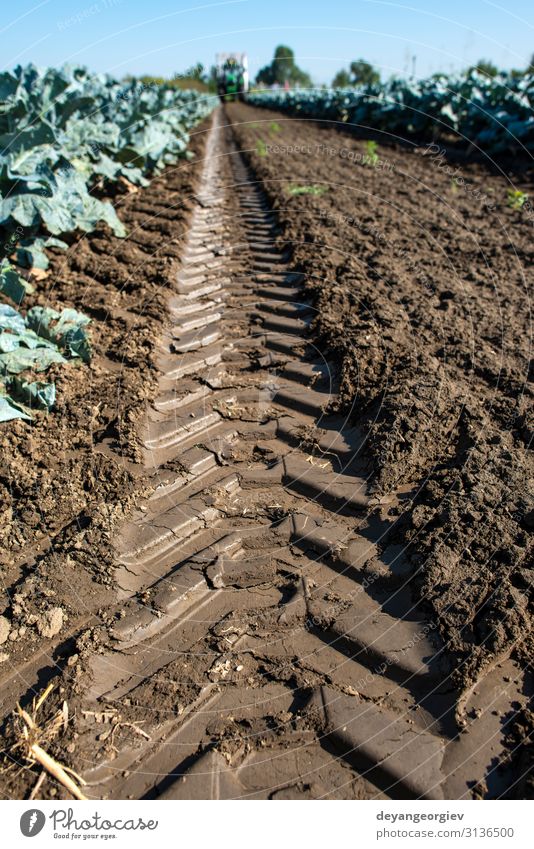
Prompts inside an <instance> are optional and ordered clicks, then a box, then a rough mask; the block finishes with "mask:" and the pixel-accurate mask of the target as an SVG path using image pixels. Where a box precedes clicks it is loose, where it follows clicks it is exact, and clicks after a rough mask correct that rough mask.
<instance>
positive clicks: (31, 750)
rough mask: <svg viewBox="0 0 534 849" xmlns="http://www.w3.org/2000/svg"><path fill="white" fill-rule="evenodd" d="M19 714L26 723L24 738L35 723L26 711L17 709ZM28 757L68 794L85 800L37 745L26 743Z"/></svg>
mask: <svg viewBox="0 0 534 849" xmlns="http://www.w3.org/2000/svg"><path fill="white" fill-rule="evenodd" d="M19 713H20V715H21V717H22V719H23V720H24V722H25V723H26V726H27V727H26V729H25V731H26V736H27V733H28V730H33V729H35V727H36V726H35V722H34V721H33V719H32V718H31V716H30V715H29V713H27V711H25V710H23V709H22V708H20V707H19ZM28 757H29V758H31V759H32V760H35V761H37V763H39V764H41V766H42V767H43V768H44V769H45V770H46V771H47V772H49V773H50V775H52V776H53V777H54V778H56V779H57V780H58V781H59V782H60V784H62V785H63V787H65V788H66V789H67V790H68V791H69V793H72V795H73V796H74V798H75V799H80V800H81V801H83V800H86V799H87V796H84V794H83V793H82V791H81V790H80V788H79V787H78V785H77V784H76V783H75V782H74V781H73V780H72V778H71V777H70V776H69V775H67V773H66V772H65V770H64V768H63V767H62V766H61V764H59V763H58V762H57V761H56V760H54V758H53V757H51V756H50V755H49V754H48V753H47V752H45V750H44V749H42V748H41V746H39V744H38V743H30V742H29V741H28Z"/></svg>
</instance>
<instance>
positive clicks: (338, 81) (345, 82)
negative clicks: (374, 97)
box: [332, 68, 350, 88]
mask: <svg viewBox="0 0 534 849" xmlns="http://www.w3.org/2000/svg"><path fill="white" fill-rule="evenodd" d="M349 85H350V74H349V72H348V71H346V70H345V68H342V69H341V71H338V72H337V74H336V75H335V77H334V79H333V80H332V88H347V86H349Z"/></svg>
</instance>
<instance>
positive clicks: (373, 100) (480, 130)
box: [247, 71, 534, 154]
mask: <svg viewBox="0 0 534 849" xmlns="http://www.w3.org/2000/svg"><path fill="white" fill-rule="evenodd" d="M247 99H248V102H249V103H251V104H252V105H254V106H264V107H267V108H270V109H277V110H279V111H282V112H287V113H289V114H290V115H294V116H296V117H299V116H303V117H304V116H305V117H311V118H318V119H324V120H331V121H342V122H346V123H349V124H352V125H354V126H359V127H364V128H370V129H373V130H380V131H384V132H386V133H388V134H390V135H392V136H394V137H395V136H400V137H402V138H406V137H414V138H417V139H432V140H435V139H436V138H438V137H440V136H443V135H447V134H449V135H450V134H451V133H453V134H456V136H457V137H458V138H459V139H460V140H461V141H463V142H465V143H469V144H473V145H475V146H476V147H478V148H480V149H482V150H485V151H487V152H488V153H490V154H496V153H503V152H506V151H521V150H522V151H523V152H525V151H534V113H533V111H532V108H533V106H534V76H533V75H527V76H523V77H515V76H514V75H512V74H507V73H502V74H499V75H498V76H496V77H493V78H490V77H487V76H485V75H484V74H482V73H480V72H478V71H472V72H471V73H469V74H468V75H464V76H451V77H446V76H444V75H443V76H440V77H439V78H431V79H427V80H421V81H417V82H416V81H405V80H398V79H394V80H390V81H389V82H386V83H384V84H376V85H367V86H362V87H359V88H350V89H294V90H292V91H282V90H276V91H255V92H251V93H250V94H249V95H248V98H247Z"/></svg>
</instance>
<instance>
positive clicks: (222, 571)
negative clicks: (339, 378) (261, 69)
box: [70, 112, 526, 799]
mask: <svg viewBox="0 0 534 849" xmlns="http://www.w3.org/2000/svg"><path fill="white" fill-rule="evenodd" d="M230 189H231V191H230ZM197 200H198V203H197V207H196V209H195V211H194V213H193V214H192V218H191V222H190V230H189V237H188V240H187V243H186V247H185V250H184V252H183V255H182V265H181V270H180V272H179V275H178V280H177V283H176V287H175V292H174V294H173V295H172V297H171V299H170V301H169V312H170V323H169V326H168V327H167V329H166V331H165V334H164V335H163V336H162V337H161V346H160V362H159V369H160V378H159V386H158V394H157V397H156V400H155V401H154V403H153V404H152V405H151V406H150V408H149V410H148V412H147V416H146V421H145V423H144V425H143V433H142V437H143V444H144V464H145V467H146V469H147V473H149V474H150V475H151V477H152V480H153V482H154V491H153V494H152V495H151V496H150V497H149V498H147V499H146V500H145V501H144V502H139V503H138V510H137V512H136V513H135V514H134V515H133V516H132V518H131V521H130V522H129V523H128V524H127V525H125V526H124V527H123V528H122V531H121V533H120V535H119V536H118V537H117V539H116V550H117V568H116V573H115V579H116V587H117V594H116V601H115V603H114V606H112V607H111V608H110V609H108V610H107V611H106V615H105V617H103V618H104V619H105V621H106V622H107V629H103V627H102V626H101V631H100V636H99V639H98V640H96V639H95V640H93V642H94V647H92V644H91V641H90V640H89V641H88V642H86V644H85V646H84V648H83V671H82V670H81V669H80V672H81V674H83V675H87V674H90V681H91V683H90V686H89V687H88V688H87V687H82V688H81V689H80V687H78V696H77V702H76V711H77V717H78V721H77V731H76V735H75V737H74V740H73V742H72V744H71V749H70V751H71V752H75V759H74V761H73V763H75V768H76V770H77V771H78V772H80V773H81V774H82V775H83V778H84V779H85V781H86V782H87V785H86V786H85V788H84V792H85V793H86V794H87V795H88V796H89V797H91V798H136V799H140V798H161V799H196V798H211V799H236V798H255V799H266V798H270V799H306V798H313V799H318V798H350V799H359V798H366V799H375V798H379V799H387V798H402V799H407V798H424V799H441V798H451V799H458V798H469V797H470V796H471V795H473V794H475V795H477V794H478V795H481V794H482V795H483V794H487V795H496V794H499V793H501V792H504V791H505V789H506V787H507V786H508V784H509V783H511V781H512V776H511V775H510V773H509V771H507V770H506V769H502V768H499V763H500V760H501V757H502V755H503V752H504V751H505V748H506V747H505V740H504V735H505V730H506V729H505V726H504V725H503V717H506V716H508V715H512V714H513V713H514V711H515V710H516V709H517V705H518V704H520V705H522V704H524V703H525V699H526V696H525V694H524V691H525V682H524V679H523V676H522V672H521V670H520V669H519V667H518V666H517V664H516V663H515V661H513V660H511V659H509V658H508V659H507V658H501V659H500V661H499V662H498V663H495V664H494V665H493V666H492V667H488V668H486V669H485V670H484V675H483V676H482V677H481V678H480V679H479V680H478V681H477V683H476V684H475V685H473V686H472V687H471V688H470V689H469V690H466V691H464V692H458V691H457V689H456V688H455V686H454V684H453V679H452V674H453V671H454V670H453V668H452V667H451V663H450V661H449V659H448V656H447V653H446V651H445V650H444V646H443V645H442V644H441V643H440V639H439V637H438V635H437V629H436V626H435V623H433V622H432V621H430V620H427V619H425V615H424V613H423V612H422V611H421V610H420V609H419V608H418V607H417V605H416V603H415V600H414V597H413V595H412V592H411V589H410V578H411V574H412V571H411V570H412V567H411V565H410V563H409V562H408V561H407V560H406V559H405V557H404V556H403V553H402V549H401V548H400V547H399V546H397V545H395V543H394V542H392V540H391V538H390V531H391V529H392V528H393V526H394V524H395V519H396V516H397V515H398V510H399V505H400V506H402V503H403V500H405V499H407V498H408V497H409V493H410V488H409V487H406V486H404V487H402V488H401V489H398V490H393V491H391V492H389V493H387V494H386V495H381V496H380V497H378V496H376V495H374V494H373V493H371V492H370V488H369V476H370V463H369V460H368V458H367V456H366V451H365V440H364V437H363V434H362V433H361V432H360V431H359V430H358V428H356V427H354V426H353V425H351V423H350V421H349V419H348V418H347V417H346V416H342V415H339V414H335V413H331V412H329V408H330V405H331V402H332V401H333V400H334V399H335V396H336V392H337V386H336V382H335V371H334V370H333V368H331V366H330V364H329V363H328V362H327V361H326V360H325V359H324V358H323V357H322V356H321V354H320V353H319V351H318V350H317V349H316V348H314V346H313V345H312V344H311V343H310V341H309V338H308V335H307V329H308V326H309V324H310V321H311V319H312V317H313V308H312V307H311V306H310V304H309V303H307V302H306V300H305V298H304V295H303V293H302V283H303V278H302V275H301V274H299V273H298V272H296V271H295V270H294V269H293V268H292V265H291V259H290V257H288V256H285V255H284V254H282V253H281V252H279V251H277V249H276V248H275V247H274V241H275V240H274V236H275V232H276V219H275V216H274V214H273V212H272V210H271V209H270V207H269V204H268V203H267V200H266V198H265V196H264V194H263V193H262V190H261V187H260V186H259V185H258V184H257V183H256V181H255V180H254V178H253V175H252V174H251V172H250V171H249V170H248V168H247V166H246V165H245V163H244V161H243V160H242V158H241V156H240V154H239V152H238V151H237V149H236V147H235V143H234V141H233V136H232V130H231V128H229V127H226V126H224V120H223V116H222V114H221V113H220V112H217V113H216V115H215V118H214V124H213V127H212V129H211V131H210V134H209V137H208V142H207V150H206V159H205V165H204V169H203V174H202V179H201V185H200V189H199V192H198V196H197ZM236 234H237V235H236ZM104 632H105V633H104ZM79 650H80V652H82V649H79ZM73 669H74V670H75V664H74V663H73ZM73 677H74V678H76V675H75V674H74V673H73ZM78 684H79V682H78Z"/></svg>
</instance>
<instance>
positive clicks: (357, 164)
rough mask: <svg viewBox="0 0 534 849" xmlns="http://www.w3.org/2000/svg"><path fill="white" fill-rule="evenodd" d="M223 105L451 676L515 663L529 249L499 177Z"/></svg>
mask: <svg viewBox="0 0 534 849" xmlns="http://www.w3.org/2000/svg"><path fill="white" fill-rule="evenodd" d="M227 113H228V116H229V120H230V121H231V122H232V123H233V127H234V130H235V133H236V136H237V139H238V143H239V146H240V148H241V149H242V150H243V152H244V153H245V156H246V158H247V159H248V161H249V162H250V163H251V165H252V167H253V169H254V171H255V172H256V173H257V175H258V177H259V178H260V179H261V181H262V182H263V184H264V187H265V190H266V192H267V193H268V195H269V197H270V199H271V201H272V203H273V205H274V208H275V209H276V211H277V214H278V216H279V220H280V223H281V228H280V234H279V243H280V245H287V246H288V247H289V248H290V250H291V251H292V253H293V258H294V261H295V263H296V267H298V268H299V269H300V270H302V271H304V272H305V274H306V279H307V290H308V292H309V293H310V294H311V295H312V296H313V299H314V305H315V307H316V310H317V313H316V317H315V321H314V325H313V333H314V336H315V339H316V340H317V344H318V345H319V346H320V348H321V350H322V351H323V352H324V353H325V354H326V355H327V356H331V357H333V358H334V359H335V361H336V362H337V363H338V365H339V368H340V370H341V389H340V404H341V406H342V407H343V409H344V410H351V411H352V414H353V417H354V420H355V421H356V422H358V423H359V424H361V425H363V426H364V427H365V428H366V432H367V435H368V447H369V449H370V452H371V456H372V458H373V463H374V484H375V488H376V490H377V491H378V492H379V493H382V494H387V493H388V492H389V491H391V490H392V489H393V488H394V487H398V486H399V485H406V486H409V487H410V488H411V490H412V498H411V500H410V501H409V502H408V505H407V507H405V508H404V509H403V511H402V513H401V514H400V515H399V519H398V530H397V539H398V542H399V543H401V544H402V545H404V546H407V547H408V548H407V550H408V551H409V553H410V556H411V558H412V562H415V563H416V564H417V566H418V575H419V593H420V597H421V598H422V599H423V600H424V601H425V603H426V605H427V610H428V611H429V614H430V616H431V617H432V618H433V619H434V620H435V621H436V622H437V624H438V627H439V630H440V632H441V634H442V636H443V638H444V639H445V640H446V642H447V644H448V646H449V649H450V651H451V652H452V653H453V656H454V657H455V658H456V662H457V665H458V677H459V678H461V679H463V681H466V680H469V679H470V678H472V677H475V676H476V674H477V670H479V669H480V668H481V667H482V666H484V664H486V663H487V662H488V661H489V660H490V659H491V658H495V657H498V656H499V655H500V654H501V653H503V654H504V655H506V654H507V653H509V652H510V650H511V649H512V648H513V647H515V648H516V649H517V650H518V651H519V652H520V653H523V656H524V657H525V658H526V657H527V656H528V653H529V650H530V648H531V647H532V641H531V636H529V634H530V628H531V621H532V619H531V617H532V608H529V604H531V601H529V598H530V590H531V586H532V574H533V572H532V560H531V551H532V549H531V541H532V537H531V534H532V529H533V525H534V512H533V501H532V472H533V469H534V466H533V462H532V455H531V453H529V449H530V448H531V443H532V396H533V392H532V371H531V369H532V360H531V335H532V326H531V303H530V300H529V284H530V285H531V283H532V258H533V254H534V244H533V240H532V235H533V222H532V221H531V220H530V219H529V217H528V215H527V214H526V213H525V212H522V211H521V210H518V209H513V208H512V207H511V206H510V205H509V199H508V190H509V189H511V188H517V184H514V180H513V176H514V175H510V176H508V175H506V174H504V175H498V174H497V175H496V174H495V173H489V171H488V170H486V169H484V168H483V167H482V166H481V165H480V164H478V165H475V164H473V165H469V164H464V165H463V166H461V167H460V166H458V165H457V164H451V165H449V164H448V163H447V161H446V159H444V158H443V157H441V156H440V155H439V153H437V151H436V149H435V148H424V147H422V148H418V149H415V150H413V151H412V152H410V151H409V150H407V149H406V148H400V147H395V146H387V147H386V146H378V147H377V148H376V149H374V146H371V147H369V146H368V143H366V142H364V141H363V140H358V139H357V138H355V137H354V136H351V135H350V134H348V133H346V132H338V131H336V130H333V129H329V128H325V127H324V126H319V125H317V124H316V123H314V122H312V121H297V120H293V119H288V118H287V117H286V116H283V115H280V114H278V113H274V112H270V111H267V110H263V109H253V108H252V107H247V106H244V105H241V104H239V105H238V104H232V105H230V106H229V107H228V110H227ZM525 179H526V178H525V175H524V174H523V176H522V177H521V183H520V186H521V189H522V190H524V191H530V193H531V194H532V191H533V190H534V185H532V184H528V181H527V182H525ZM529 647H530V648H529Z"/></svg>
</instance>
